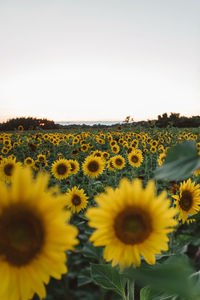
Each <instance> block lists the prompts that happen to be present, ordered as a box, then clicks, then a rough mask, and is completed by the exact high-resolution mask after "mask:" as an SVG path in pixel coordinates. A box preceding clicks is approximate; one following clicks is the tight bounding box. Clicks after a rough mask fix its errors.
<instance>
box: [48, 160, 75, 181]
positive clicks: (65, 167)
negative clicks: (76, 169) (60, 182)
mask: <svg viewBox="0 0 200 300" xmlns="http://www.w3.org/2000/svg"><path fill="white" fill-rule="evenodd" d="M51 173H52V174H53V176H54V177H55V178H56V179H65V178H67V177H68V176H69V175H70V173H71V164H70V163H69V161H68V160H67V159H64V158H61V159H58V160H56V161H55V162H54V163H53V164H52V166H51Z"/></svg>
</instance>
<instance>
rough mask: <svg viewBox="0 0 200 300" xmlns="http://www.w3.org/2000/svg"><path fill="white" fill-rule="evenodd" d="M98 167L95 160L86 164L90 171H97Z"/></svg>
mask: <svg viewBox="0 0 200 300" xmlns="http://www.w3.org/2000/svg"><path fill="white" fill-rule="evenodd" d="M98 169H99V165H98V163H97V162H96V161H91V162H90V163H89V164H88V170H89V171H90V172H96V171H98Z"/></svg>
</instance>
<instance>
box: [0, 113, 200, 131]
mask: <svg viewBox="0 0 200 300" xmlns="http://www.w3.org/2000/svg"><path fill="white" fill-rule="evenodd" d="M125 124H126V125H129V124H130V125H131V127H132V126H138V125H139V126H143V127H152V126H156V127H160V128H166V127H167V126H173V127H178V128H192V127H193V128H194V127H200V116H192V117H190V118H189V117H185V116H180V114H179V113H171V114H170V115H169V116H168V115H167V113H163V114H162V115H158V117H157V120H148V121H139V122H134V120H133V118H130V116H128V117H126V119H125V121H124V123H123V124H115V125H111V126H105V125H100V124H98V125H97V124H96V125H93V126H89V127H90V128H91V127H94V128H105V127H111V128H117V127H120V128H121V127H122V128H123V125H125ZM77 127H81V128H82V127H83V128H84V129H85V128H86V127H87V125H84V126H83V125H60V124H55V123H54V121H52V120H47V119H37V118H32V117H28V118H25V117H20V118H14V119H10V120H8V121H6V122H3V123H0V131H12V130H39V129H44V130H46V129H48V130H49V129H61V128H68V129H70V128H71V129H73V128H77Z"/></svg>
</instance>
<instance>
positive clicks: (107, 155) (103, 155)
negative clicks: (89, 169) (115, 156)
mask: <svg viewBox="0 0 200 300" xmlns="http://www.w3.org/2000/svg"><path fill="white" fill-rule="evenodd" d="M102 157H103V158H104V159H108V158H109V157H110V153H108V152H106V151H105V152H103V154H102Z"/></svg>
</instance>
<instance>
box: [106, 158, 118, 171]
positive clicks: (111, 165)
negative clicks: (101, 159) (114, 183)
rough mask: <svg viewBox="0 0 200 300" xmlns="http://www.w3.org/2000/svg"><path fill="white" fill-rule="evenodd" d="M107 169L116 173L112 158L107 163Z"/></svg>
mask: <svg viewBox="0 0 200 300" xmlns="http://www.w3.org/2000/svg"><path fill="white" fill-rule="evenodd" d="M107 169H108V170H109V171H113V172H115V171H116V169H115V168H114V165H113V158H112V157H111V158H110V159H109V160H108V161H107Z"/></svg>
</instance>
